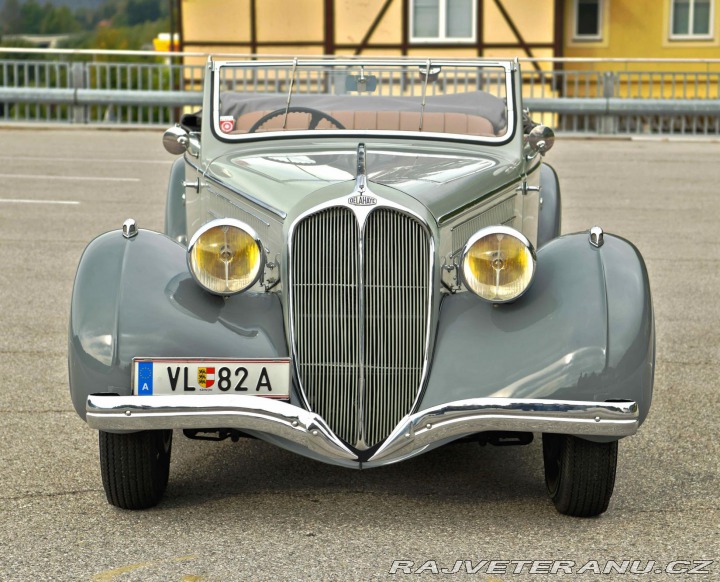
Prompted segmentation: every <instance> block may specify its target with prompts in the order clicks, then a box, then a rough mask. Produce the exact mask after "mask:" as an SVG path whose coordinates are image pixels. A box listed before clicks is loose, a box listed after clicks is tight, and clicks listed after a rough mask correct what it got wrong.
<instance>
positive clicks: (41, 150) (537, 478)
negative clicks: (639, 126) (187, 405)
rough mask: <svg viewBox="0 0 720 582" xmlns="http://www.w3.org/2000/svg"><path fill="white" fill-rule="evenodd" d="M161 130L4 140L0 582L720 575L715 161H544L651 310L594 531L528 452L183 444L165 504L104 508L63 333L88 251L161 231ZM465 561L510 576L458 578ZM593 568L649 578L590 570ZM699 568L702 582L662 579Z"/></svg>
mask: <svg viewBox="0 0 720 582" xmlns="http://www.w3.org/2000/svg"><path fill="white" fill-rule="evenodd" d="M161 133H162V132H157V131H125V132H123V131H93V130H64V131H59V130H52V131H50V130H17V129H8V128H4V129H0V144H2V147H1V148H0V272H2V276H0V318H1V319H0V377H1V378H2V379H3V382H2V387H1V388H0V414H2V420H1V421H0V426H1V427H2V431H1V432H0V581H3V582H5V581H14V580H18V581H35V580H38V581H40V580H62V581H65V580H94V581H101V582H108V581H118V582H125V581H131V580H142V581H147V580H162V581H176V582H181V581H182V582H199V581H202V582H206V581H226V580H238V581H248V580H385V579H415V578H416V577H417V576H416V575H415V574H414V572H423V573H424V577H429V578H437V577H441V578H442V577H447V575H448V574H444V573H443V569H445V570H446V571H448V572H449V571H451V570H452V569H454V568H455V566H456V563H457V562H458V561H462V562H461V563H460V566H459V567H460V570H461V571H460V573H459V574H458V576H460V577H461V578H467V579H478V580H495V581H497V580H528V579H533V580H546V579H554V578H556V576H557V575H558V574H543V573H541V572H542V571H544V570H546V569H547V568H545V567H543V566H539V567H536V568H537V570H538V572H537V573H530V568H531V567H532V566H531V565H525V566H522V569H521V570H520V571H521V572H522V573H521V574H519V575H515V574H512V571H514V570H515V569H517V568H520V566H518V564H517V562H518V561H522V560H563V561H566V562H574V563H575V566H574V567H575V570H574V571H575V572H576V573H577V571H578V568H580V567H581V566H582V565H586V567H587V569H586V570H585V572H586V575H585V576H584V579H598V578H602V579H608V578H611V579H613V578H618V579H643V580H657V579H665V578H668V579H675V580H681V579H682V580H692V579H697V580H701V579H708V580H712V579H720V501H718V492H719V485H718V484H719V483H720V439H719V438H718V434H720V380H718V361H719V360H720V358H719V357H718V356H719V355H720V301H719V300H718V296H719V293H718V289H720V237H719V236H718V233H717V230H718V222H719V220H720V163H718V160H720V144H718V143H717V142H713V141H661V140H641V141H629V140H575V139H559V140H558V141H557V143H556V146H555V148H554V149H553V150H552V151H551V152H550V153H549V154H548V155H547V161H548V162H550V163H551V164H553V165H554V166H555V168H556V170H557V171H558V174H559V175H560V180H561V188H562V194H563V232H565V233H567V232H575V231H580V230H586V229H588V228H589V227H590V226H592V225H596V224H597V225H600V226H602V227H603V228H604V229H605V231H606V232H612V233H616V234H619V235H621V236H623V237H625V238H627V239H629V240H631V241H632V242H633V243H634V244H635V245H636V246H637V247H638V248H639V249H640V251H641V252H642V253H643V255H644V257H645V260H646V262H647V265H648V269H649V273H650V281H651V286H652V291H653V295H654V305H655V317H656V326H657V371H656V378H655V397H654V401H653V406H652V409H651V413H650V417H649V419H648V420H647V422H646V423H645V424H644V425H643V426H642V427H641V429H640V431H639V433H638V434H637V435H635V436H633V437H631V438H628V439H624V440H623V441H622V442H621V443H620V458H619V466H618V476H617V483H616V488H615V494H614V496H613V499H612V502H611V504H610V508H609V510H608V512H607V513H606V514H604V515H603V516H601V517H599V518H596V519H575V518H569V517H565V516H561V515H559V514H558V513H557V512H556V511H555V509H554V508H553V506H552V504H551V503H550V501H549V499H548V498H547V495H546V493H545V490H544V484H543V471H542V451H541V447H540V443H539V441H536V442H534V443H533V444H532V445H530V446H527V447H507V448H493V447H490V446H487V447H479V446H478V445H477V444H472V443H464V444H457V445H453V446H449V447H445V448H443V449H440V450H436V451H434V452H431V453H429V454H426V455H423V456H420V457H418V458H416V459H413V460H411V461H407V462H405V463H401V464H398V465H394V466H389V467H385V468H380V469H372V470H368V471H362V472H360V471H353V470H349V469H341V468H337V467H332V466H328V465H324V464H321V463H318V462H315V461H311V460H308V459H305V458H302V457H298V456H295V455H293V454H291V453H289V452H286V451H283V450H281V449H278V448H275V447H273V446H272V445H270V444H266V443H264V442H261V441H250V440H243V441H241V442H240V443H237V444H233V443H231V442H223V443H210V442H199V441H190V440H187V439H185V438H184V437H182V435H180V434H178V433H176V435H175V441H174V447H173V460H172V466H171V476H170V485H169V487H168V491H167V494H166V497H165V500H164V501H163V502H162V503H161V504H160V505H159V506H158V507H157V508H154V509H152V510H148V511H144V512H128V511H122V510H119V509H116V508H114V507H111V506H110V505H108V503H107V502H106V500H105V496H104V493H103V490H102V484H101V481H100V471H99V463H98V452H97V433H96V432H95V431H93V430H91V429H89V428H88V427H87V426H86V425H85V424H84V423H83V422H82V421H81V420H80V419H79V418H78V417H77V416H76V414H75V412H74V411H73V409H72V405H71V403H70V398H69V392H68V385H67V365H66V344H67V321H68V313H69V302H70V294H71V289H72V282H73V277H74V274H75V269H76V266H77V264H78V261H79V259H80V256H81V253H82V251H83V248H84V247H85V245H86V244H87V243H88V242H89V241H90V240H91V239H92V238H93V237H95V236H97V235H98V234H100V233H102V232H105V231H107V230H111V229H116V228H119V227H120V226H121V225H122V222H123V221H124V220H125V219H126V218H128V217H133V218H135V219H136V221H137V223H138V225H139V226H140V227H141V228H151V229H156V230H161V229H162V225H163V209H164V197H165V188H166V184H167V178H168V175H169V172H170V165H171V162H172V157H171V156H170V155H169V154H167V153H166V152H165V151H164V150H163V148H162V145H161ZM395 560H402V561H403V562H402V563H399V564H398V563H396V566H395V570H396V573H395V574H390V573H389V572H390V571H391V569H393V561H395ZM481 560H488V561H491V560H496V561H505V562H510V564H509V566H508V564H506V566H505V570H504V571H505V573H497V570H495V572H496V573H493V572H492V571H488V569H487V567H486V566H485V569H479V570H478V573H475V574H472V573H468V572H467V569H468V567H470V569H472V568H474V567H476V566H478V564H480V561H481ZM608 560H616V561H619V562H622V561H624V560H625V561H631V562H632V561H637V562H638V563H637V564H636V568H635V571H636V572H637V571H643V570H647V569H648V564H650V568H649V571H648V573H646V574H639V575H633V574H625V575H619V574H615V575H609V576H598V575H597V574H593V572H594V571H595V569H594V568H595V567H594V566H593V565H592V562H593V561H597V567H598V568H600V569H602V568H604V567H605V565H606V564H607V561H608ZM697 560H705V561H713V563H712V564H706V565H704V566H703V568H704V570H703V571H705V572H710V573H709V574H698V575H691V574H688V573H685V574H667V573H664V572H665V569H666V568H668V567H669V568H670V569H673V570H674V571H679V570H682V569H683V568H684V567H685V566H684V564H685V563H686V562H688V563H691V566H689V567H696V566H697V563H696V562H695V563H694V561H697ZM465 561H469V562H465ZM587 564H591V565H590V566H587ZM498 568H499V569H500V570H501V571H502V568H501V567H499V566H498ZM685 569H686V570H687V569H688V568H685ZM406 571H410V572H413V574H407V573H404V572H406ZM434 571H437V572H438V573H437V574H434ZM560 571H561V572H562V569H561V570H560ZM657 571H660V572H662V573H657ZM565 578H567V576H565Z"/></svg>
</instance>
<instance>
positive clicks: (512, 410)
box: [363, 398, 639, 466]
mask: <svg viewBox="0 0 720 582" xmlns="http://www.w3.org/2000/svg"><path fill="white" fill-rule="evenodd" d="M638 417H639V411H638V405H637V403H635V402H584V401H576V400H535V399H527V400H526V399H511V398H472V399H469V400H459V401H456V402H449V403H447V404H442V405H440V406H435V407H433V408H429V409H427V410H423V411H421V412H418V413H416V414H412V415H408V416H407V417H405V419H404V420H403V421H402V422H400V424H398V426H397V427H396V428H395V430H394V431H393V432H392V434H391V435H390V436H389V437H388V438H387V440H386V441H385V442H384V443H383V444H382V446H381V447H380V448H379V449H378V450H377V451H376V452H375V454H374V455H373V456H372V457H371V458H370V460H369V461H368V463H363V464H364V465H366V466H367V465H373V464H375V465H385V464H388V463H393V462H397V461H401V460H403V459H406V458H409V457H413V456H415V455H418V454H420V453H422V452H424V451H425V450H427V449H428V448H430V447H431V446H432V445H435V446H439V445H440V444H443V443H445V442H450V441H452V440H455V439H457V438H460V437H463V436H467V435H470V434H473V433H476V432H482V431H487V430H504V431H520V432H549V433H561V434H574V435H587V436H615V437H620V436H629V435H632V434H635V433H636V432H637V429H638V426H639V424H638Z"/></svg>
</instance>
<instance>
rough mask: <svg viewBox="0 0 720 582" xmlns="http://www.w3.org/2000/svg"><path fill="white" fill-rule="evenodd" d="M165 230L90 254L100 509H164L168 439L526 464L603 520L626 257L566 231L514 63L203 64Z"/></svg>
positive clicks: (81, 321)
mask: <svg viewBox="0 0 720 582" xmlns="http://www.w3.org/2000/svg"><path fill="white" fill-rule="evenodd" d="M203 99H204V101H203V107H202V110H201V111H200V112H198V113H196V114H189V115H186V116H184V117H183V120H182V122H181V124H179V125H178V126H176V127H174V128H171V129H170V130H168V131H167V132H166V134H165V137H164V142H165V146H166V148H167V149H168V150H169V151H170V152H171V153H173V154H175V155H178V156H180V157H178V159H177V161H176V162H175V164H174V166H173V168H172V171H171V175H170V185H169V188H168V194H167V209H166V220H165V232H164V233H158V232H152V231H148V230H139V229H138V228H137V226H136V223H135V221H134V220H132V219H129V220H127V221H126V222H125V224H124V225H122V229H121V230H117V231H113V232H109V233H106V234H103V235H102V236H99V237H98V238H96V239H95V240H93V241H92V242H91V243H90V244H89V245H88V247H87V249H86V250H85V252H84V254H83V256H82V259H81V261H80V265H79V267H78V271H77V276H76V279H75V286H74V290H73V296H72V313H71V318H70V330H69V371H70V390H71V394H72V400H73V403H74V406H75V409H76V410H77V412H78V414H79V415H80V416H81V417H82V418H83V419H85V420H86V421H87V423H88V425H89V426H90V427H92V428H95V429H99V431H100V432H99V440H100V464H101V472H102V480H103V485H104V487H105V492H106V494H107V498H108V501H109V502H110V503H111V504H113V505H116V506H118V507H122V508H145V507H150V506H152V505H154V504H156V503H157V502H158V501H159V500H160V498H161V497H162V495H163V493H164V491H165V488H166V486H167V481H168V474H169V464H170V451H171V440H172V434H173V432H172V431H173V429H182V430H183V433H184V434H185V436H187V437H190V438H200V439H210V440H220V439H225V438H232V439H233V440H239V439H240V437H255V438H259V439H263V440H265V441H268V442H270V443H273V444H275V445H278V446H280V447H284V448H286V449H289V450H291V451H294V452H296V453H299V454H301V455H306V456H307V457H310V458H313V459H316V460H320V461H324V462H327V463H332V464H336V465H341V466H344V467H351V468H356V469H360V468H370V467H380V466H383V465H387V464H389V463H395V462H398V461H402V460H405V459H409V458H412V457H414V456H415V455H418V454H420V453H424V452H427V451H430V450H432V449H434V448H436V447H439V446H442V445H446V444H448V443H451V442H453V441H458V440H463V441H468V440H474V441H478V442H479V443H480V444H487V443H491V444H494V445H513V444H527V443H529V442H531V441H532V439H533V435H534V434H535V433H538V434H542V448H543V455H544V462H545V479H546V483H547V489H548V492H549V495H550V497H551V499H552V501H553V502H554V504H555V506H556V508H557V509H558V510H559V511H560V512H561V513H565V514H570V515H576V516H591V515H597V514H600V513H602V512H604V511H605V510H606V509H607V507H608V502H609V499H610V496H611V494H612V490H613V487H614V481H615V468H616V462H617V447H618V440H619V439H620V438H622V437H624V436H628V435H632V434H634V433H635V432H636V431H637V429H638V427H639V426H640V424H641V423H642V422H643V421H644V420H645V418H646V416H647V414H648V409H649V407H650V401H651V396H652V384H653V368H654V344H655V341H654V323H653V309H652V302H651V296H650V289H649V285H648V276H647V272H646V269H645V265H644V263H643V259H642V257H641V255H640V253H639V252H638V250H637V249H636V248H635V247H634V246H633V245H632V244H631V243H629V242H628V241H626V240H624V239H622V238H620V237H617V236H614V235H609V234H605V233H603V231H602V229H601V228H599V227H593V228H590V229H589V230H588V231H586V232H580V233H576V234H568V235H564V236H559V234H560V215H561V212H560V189H559V186H558V179H557V176H556V174H555V172H554V170H553V169H552V168H551V167H550V166H548V165H546V164H544V163H543V158H542V155H543V154H544V152H546V151H547V150H548V149H549V148H550V147H551V146H552V143H553V139H554V137H553V133H552V131H551V130H550V129H549V128H547V127H544V126H539V125H536V124H535V123H533V122H532V121H531V120H530V118H529V117H528V115H527V113H525V112H524V110H523V107H522V92H521V74H520V70H519V65H518V62H517V61H516V60H494V61H487V60H460V61H453V60H434V59H433V60H432V61H430V60H418V59H415V60H412V59H409V60H408V59H394V60H377V59H376V60H355V59H347V60H340V59H316V60H309V59H308V60H297V59H295V60H284V61H264V62H263V61H247V62H245V61H243V62H233V61H223V60H218V59H213V58H211V59H210V60H209V62H208V66H207V70H206V78H205V86H204V98H203Z"/></svg>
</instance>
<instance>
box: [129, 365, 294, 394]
mask: <svg viewBox="0 0 720 582" xmlns="http://www.w3.org/2000/svg"><path fill="white" fill-rule="evenodd" d="M133 394H136V395H138V396H156V395H166V394H245V395H252V396H264V397H266V398H282V399H286V400H287V399H288V398H289V397H290V360H289V359H288V358H276V359H265V360H224V359H217V360H209V359H202V358H185V359H171V358H167V359H166V358H157V359H155V358H135V359H134V360H133Z"/></svg>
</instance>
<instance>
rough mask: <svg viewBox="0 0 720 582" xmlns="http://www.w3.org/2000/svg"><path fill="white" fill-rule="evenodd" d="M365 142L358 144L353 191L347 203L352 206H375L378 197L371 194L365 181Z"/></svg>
mask: <svg viewBox="0 0 720 582" xmlns="http://www.w3.org/2000/svg"><path fill="white" fill-rule="evenodd" d="M365 158H366V152H365V144H364V143H360V144H358V149H357V174H356V176H355V191H354V192H353V195H352V196H350V198H348V204H350V205H352V206H375V205H376V204H377V203H378V199H377V197H375V196H371V192H370V189H369V188H368V183H367V168H366V166H365Z"/></svg>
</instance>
